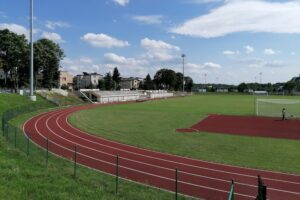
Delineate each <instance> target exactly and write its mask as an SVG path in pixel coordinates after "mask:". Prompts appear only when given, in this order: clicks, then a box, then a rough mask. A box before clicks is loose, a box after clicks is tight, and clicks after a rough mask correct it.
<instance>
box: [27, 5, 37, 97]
mask: <svg viewBox="0 0 300 200" xmlns="http://www.w3.org/2000/svg"><path fill="white" fill-rule="evenodd" d="M33 90H34V89H33V0H30V95H29V98H30V100H32V101H36V96H34V93H33Z"/></svg>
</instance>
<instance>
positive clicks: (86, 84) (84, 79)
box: [73, 72, 103, 89]
mask: <svg viewBox="0 0 300 200" xmlns="http://www.w3.org/2000/svg"><path fill="white" fill-rule="evenodd" d="M100 80H103V76H102V75H101V74H98V73H87V72H83V74H79V75H77V76H75V77H74V79H73V85H74V88H76V89H85V88H96V87H98V83H99V81H100Z"/></svg>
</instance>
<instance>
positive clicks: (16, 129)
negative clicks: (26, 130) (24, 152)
mask: <svg viewBox="0 0 300 200" xmlns="http://www.w3.org/2000/svg"><path fill="white" fill-rule="evenodd" d="M17 131H18V128H17V127H15V148H17Z"/></svg>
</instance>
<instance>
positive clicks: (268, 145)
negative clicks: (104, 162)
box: [69, 95, 300, 174]
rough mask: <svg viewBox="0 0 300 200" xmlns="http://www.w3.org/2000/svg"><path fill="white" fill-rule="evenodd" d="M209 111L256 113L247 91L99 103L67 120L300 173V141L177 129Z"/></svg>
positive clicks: (123, 137) (114, 135) (103, 132)
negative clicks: (105, 105) (187, 131)
mask: <svg viewBox="0 0 300 200" xmlns="http://www.w3.org/2000/svg"><path fill="white" fill-rule="evenodd" d="M267 98H274V97H267ZM276 98H278V97H276ZM279 98H293V97H279ZM211 113H215V114H233V115H254V114H255V99H254V97H253V96H246V95H201V96H191V97H185V98H176V99H169V100H160V101H148V102H144V103H138V104H137V103H133V104H124V105H113V106H107V107H99V108H95V109H91V110H85V111H80V112H77V113H75V114H74V115H72V116H71V118H70V119H69V120H70V122H71V123H72V124H73V125H74V126H76V127H77V128H80V129H82V130H85V131H87V132H90V133H92V134H95V135H98V136H102V137H105V138H107V139H111V140H115V141H120V142H123V143H126V144H130V145H134V146H139V147H143V148H148V149H152V150H158V151H162V152H167V153H172V154H177V155H182V156H187V157H192V158H197V159H203V160H207V161H213V162H219V163H226V164H232V165H238V166H246V167H253V168H260V169H269V170H276V171H283V172H292V173H298V174H300V159H298V158H299V157H300V141H292V140H283V139H272V138H257V137H247V136H233V135H224V134H211V133H205V132H201V133H200V132H199V133H179V132H176V128H185V127H190V126H191V125H193V124H195V123H197V122H198V121H199V120H201V119H203V118H204V117H206V116H207V114H211Z"/></svg>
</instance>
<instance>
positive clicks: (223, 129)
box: [177, 115, 300, 140]
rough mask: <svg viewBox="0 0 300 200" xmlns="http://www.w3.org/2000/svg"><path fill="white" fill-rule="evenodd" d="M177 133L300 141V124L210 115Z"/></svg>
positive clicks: (270, 118)
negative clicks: (197, 132) (200, 132)
mask: <svg viewBox="0 0 300 200" xmlns="http://www.w3.org/2000/svg"><path fill="white" fill-rule="evenodd" d="M177 131H179V132H196V131H205V132H211V133H224V134H233V135H248V136H256V137H271V138H283V139H291V140H300V122H299V120H298V119H289V120H281V119H279V118H274V117H256V116H236V115H209V116H208V117H207V118H205V119H203V120H202V121H200V122H199V123H197V124H195V125H193V126H192V127H191V128H183V129H177Z"/></svg>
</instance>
